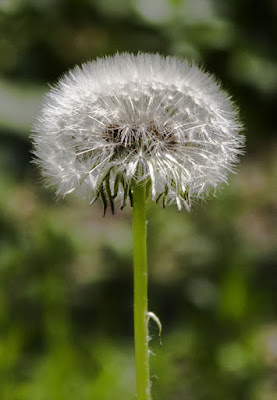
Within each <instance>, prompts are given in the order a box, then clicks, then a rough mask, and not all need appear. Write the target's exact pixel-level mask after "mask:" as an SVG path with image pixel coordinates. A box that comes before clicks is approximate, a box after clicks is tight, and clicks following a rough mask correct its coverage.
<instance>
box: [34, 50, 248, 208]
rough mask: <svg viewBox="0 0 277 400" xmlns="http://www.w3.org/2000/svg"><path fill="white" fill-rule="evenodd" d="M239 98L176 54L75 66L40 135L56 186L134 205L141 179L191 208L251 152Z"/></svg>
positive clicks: (45, 167) (50, 101)
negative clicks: (237, 103) (243, 131)
mask: <svg viewBox="0 0 277 400" xmlns="http://www.w3.org/2000/svg"><path fill="white" fill-rule="evenodd" d="M241 128H242V127H241V124H240V123H239V121H238V116H237V110H236V108H235V107H234V104H233V103H232V101H231V99H230V97H229V96H228V95H227V94H226V93H225V92H224V91H223V90H222V89H221V87H220V85H219V84H218V83H217V82H216V81H215V80H214V78H213V77H211V76H210V75H209V74H207V73H205V72H203V71H201V70H200V69H199V68H198V67H196V66H195V65H189V64H188V63H187V62H186V61H181V60H179V59H177V58H175V57H162V56H160V55H158V54H156V55H153V54H138V55H133V54H126V53H125V54H116V55H115V56H114V57H106V58H103V59H97V60H96V61H92V62H88V63H86V64H83V65H82V66H81V67H75V68H74V69H73V70H71V71H69V72H68V73H67V74H66V75H64V76H63V77H62V78H61V79H60V81H59V82H58V83H57V85H56V86H55V87H54V88H52V89H51V90H50V92H49V93H48V94H47V95H46V97H45V101H44V104H43V105H42V108H41V112H40V115H39V116H38V118H37V121H36V124H35V127H34V131H35V132H36V133H35V134H34V135H32V138H33V141H34V153H35V155H36V162H37V163H38V164H39V166H40V167H41V168H42V171H43V175H44V176H45V177H46V179H47V182H48V184H50V185H54V186H55V187H56V188H57V194H59V195H66V194H68V193H71V192H73V191H75V192H76V193H77V194H80V195H82V196H84V197H87V198H89V199H90V200H91V201H92V200H93V199H95V198H97V197H98V196H99V195H100V197H101V198H102V200H103V202H104V203H105V202H106V203H107V201H110V203H111V205H112V207H113V200H114V199H115V198H119V199H120V200H121V201H122V202H123V206H124V205H125V203H126V200H127V198H128V197H129V196H130V197H131V194H132V184H133V183H134V182H137V183H138V182H142V183H143V184H146V185H147V187H148V188H149V190H150V191H151V196H152V199H153V200H157V199H159V198H161V199H162V201H163V204H164V205H165V204H166V203H168V204H172V203H176V204H177V207H178V209H179V210H180V209H181V208H182V206H184V207H186V208H187V209H189V208H190V204H191V200H193V199H195V198H204V197H205V196H206V195H208V194H210V193H212V194H214V193H215V191H216V189H217V187H218V186H220V184H222V183H223V182H226V178H227V174H228V173H229V172H233V167H234V165H235V164H236V163H237V161H238V155H240V154H242V153H243V151H242V148H243V144H244V136H243V135H241V134H240V130H241Z"/></svg>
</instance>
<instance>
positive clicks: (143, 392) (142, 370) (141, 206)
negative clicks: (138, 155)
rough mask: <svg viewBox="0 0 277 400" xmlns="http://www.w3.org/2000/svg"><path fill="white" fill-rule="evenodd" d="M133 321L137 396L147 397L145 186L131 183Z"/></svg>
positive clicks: (147, 398)
mask: <svg viewBox="0 0 277 400" xmlns="http://www.w3.org/2000/svg"><path fill="white" fill-rule="evenodd" d="M133 238H134V325H135V356H136V383H137V400H151V394H150V379H149V348H148V299H147V280H148V276H147V251H146V187H145V185H143V184H142V185H139V184H137V185H136V184H135V185H134V187H133Z"/></svg>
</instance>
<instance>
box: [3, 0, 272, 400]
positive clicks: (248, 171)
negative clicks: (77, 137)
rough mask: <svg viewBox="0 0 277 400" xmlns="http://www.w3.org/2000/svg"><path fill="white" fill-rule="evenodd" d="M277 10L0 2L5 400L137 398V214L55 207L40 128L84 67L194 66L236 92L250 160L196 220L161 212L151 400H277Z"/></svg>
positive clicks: (176, 1)
mask: <svg viewBox="0 0 277 400" xmlns="http://www.w3.org/2000/svg"><path fill="white" fill-rule="evenodd" d="M276 14H277V7H276V3H275V2H274V1H271V0H266V1H263V2H259V1H257V0H254V1H253V0H252V1H250V0H243V1H242V0H240V1H238V0H229V1H227V2H221V1H219V0H152V1H149V0H133V1H129V0H105V1H104V0H55V1H54V0H39V1H38V0H1V1H0V54H1V58H0V194H1V196H0V227H1V230H0V398H1V400H63V399H66V400H77V399H78V400H83V399H84V400H86V399H97V400H110V399H114V398H120V399H121V400H125V399H126V400H127V399H134V393H135V377H134V357H133V343H132V341H133V328H132V267H131V265H132V236H131V211H130V210H126V209H125V210H124V211H123V212H120V211H118V212H117V213H116V215H115V216H111V215H109V214H108V215H107V216H106V217H105V219H103V218H102V210H101V205H100V204H96V205H94V206H93V207H91V208H90V207H89V206H88V205H87V204H84V203H83V202H81V201H78V200H77V199H74V198H70V199H66V200H64V201H58V202H57V201H55V196H54V193H53V192H49V191H48V190H46V189H44V188H43V186H42V185H41V181H40V177H39V173H38V172H37V171H36V169H35V168H34V166H33V165H31V164H30V160H31V152H30V150H31V144H30V139H29V131H30V129H31V125H32V120H33V116H34V115H35V112H36V110H37V109H38V107H39V104H40V100H41V96H42V94H43V93H44V92H45V91H46V90H47V84H49V83H50V84H51V83H53V82H54V81H55V80H56V79H57V78H58V77H59V76H60V75H61V74H62V73H63V72H64V71H65V70H67V69H68V68H70V67H72V66H73V65H74V64H75V63H81V62H84V61H86V60H87V59H91V58H95V57H97V56H103V55H105V54H113V53H115V52H116V51H133V52H137V51H139V50H140V51H152V52H160V53H163V54H173V55H178V56H181V57H186V58H189V59H195V60H196V61H197V62H199V63H200V64H203V65H205V67H206V69H208V70H209V71H210V72H212V73H215V74H216V75H217V76H218V77H219V78H220V79H221V80H222V81H223V82H224V86H225V87H226V88H227V89H228V90H229V91H230V93H232V94H233V95H234V97H235V98H236V100H237V103H238V106H239V107H240V108H241V110H242V111H241V115H242V119H243V121H244V123H245V126H246V130H247V139H248V142H247V156H246V157H244V159H243V160H242V163H241V165H240V168H239V169H240V171H239V173H238V175H236V176H234V177H232V178H231V179H230V186H229V187H227V188H225V189H224V191H222V193H219V194H218V199H214V200H213V201H212V202H209V203H207V204H202V205H195V207H194V210H193V211H192V212H191V213H190V214H188V213H185V212H182V213H181V214H179V213H178V212H177V211H176V210H175V209H174V208H169V209H168V210H166V211H163V210H162V209H161V208H160V207H156V206H155V205H152V204H149V210H148V215H149V226H148V246H149V265H150V274H149V275H150V276H149V277H150V287H149V294H150V310H153V311H154V312H156V313H157V314H158V315H159V317H160V318H161V320H162V322H163V337H162V343H163V346H162V347H161V346H160V344H159V340H158V331H157V327H156V326H155V324H154V323H153V324H151V326H150V331H151V336H152V339H153V340H152V341H151V348H152V350H153V352H154V353H155V354H156V356H153V357H152V358H151V361H152V375H153V378H152V381H153V399H154V400H155V399H159V400H168V399H170V400H183V399H194V400H202V399H203V400H204V399H205V400H209V399H210V400H222V399H224V400H229V399H230V400H233V399H236V400H249V399H251V400H273V399H276V398H277V383H276V382H277V380H276V372H277V371H276V365H277V364H276V362H277V321H276V314H277V295H276V293H277V291H276V282H277V269H276V255H277V254H276V242H277V239H276V222H277V212H276V211H277V205H276V182H277V157H276V156H277V142H276V123H275V114H276V111H275V108H276V93H277V90H276V89H277V74H276V65H277V60H276V50H275V49H276V26H277V24H276Z"/></svg>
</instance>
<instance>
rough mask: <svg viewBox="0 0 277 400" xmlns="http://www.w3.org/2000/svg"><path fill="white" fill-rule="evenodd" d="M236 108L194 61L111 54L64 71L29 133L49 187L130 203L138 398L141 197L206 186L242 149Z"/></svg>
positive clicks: (142, 328) (143, 281) (171, 200)
mask: <svg viewBox="0 0 277 400" xmlns="http://www.w3.org/2000/svg"><path fill="white" fill-rule="evenodd" d="M241 128H242V127H241V124H240V123H239V121H238V113H237V109H236V107H235V106H234V104H233V103H232V101H231V99H230V97H229V96H228V95H227V94H226V92H224V91H223V90H222V89H221V87H220V85H219V84H218V83H217V82H216V81H215V79H214V78H213V77H212V76H210V75H209V74H207V73H205V72H203V71H202V70H200V69H199V68H198V67H196V66H195V65H190V64H188V63H187V62H186V61H181V60H179V59H177V58H175V57H162V56H160V55H158V54H156V55H152V54H138V55H133V54H126V53H125V54H117V55H115V56H114V57H106V58H103V59H97V60H96V61H92V62H88V63H86V64H83V65H82V66H81V67H76V68H74V69H73V70H71V71H69V72H68V73H67V74H66V75H64V77H62V78H61V79H60V81H59V82H58V84H57V85H56V86H55V87H53V88H52V89H51V90H50V92H49V93H48V94H47V96H46V98H45V101H44V104H43V106H42V109H41V112H40V114H39V116H38V118H37V122H36V124H35V127H34V131H35V132H36V134H34V135H32V138H33V141H34V153H35V155H36V161H35V162H36V163H37V164H38V165H39V166H40V167H41V169H42V173H43V175H44V177H45V178H46V182H47V183H48V184H49V185H53V186H54V187H55V188H56V193H57V195H61V196H65V195H67V194H69V193H72V192H76V194H78V195H80V196H82V197H84V198H87V199H89V201H90V203H93V202H94V201H95V200H96V199H97V198H99V197H100V198H101V200H102V202H103V205H104V213H105V211H106V208H107V206H108V204H109V205H110V207H111V210H112V212H114V202H115V201H116V200H117V201H119V202H120V205H121V208H124V207H125V205H126V203H127V201H128V200H129V201H130V203H131V205H132V206H133V230H134V283H135V295H134V297H135V298H134V304H135V305H134V314H135V317H134V319H135V352H136V374H137V395H138V400H149V399H150V381H149V348H148V327H147V325H148V320H149V318H153V319H154V320H155V321H156V322H157V323H158V324H159V327H160V322H159V320H158V319H157V317H156V316H155V315H154V314H153V313H150V312H148V308H147V262H146V226H145V219H146V213H145V202H146V198H147V196H148V194H150V193H151V198H152V200H153V201H156V202H159V201H160V202H161V203H162V205H163V206H164V207H166V205H167V204H176V205H177V208H178V210H179V211H180V210H181V209H182V208H185V209H187V210H190V207H191V203H192V202H193V201H194V200H196V199H204V198H206V197H207V196H210V195H214V194H215V193H216V189H217V188H218V187H220V186H221V185H222V184H224V183H226V182H227V175H228V173H229V172H234V167H235V165H236V163H237V162H238V156H239V155H241V154H242V153H243V145H244V137H243V136H242V135H241V134H240V131H241Z"/></svg>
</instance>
